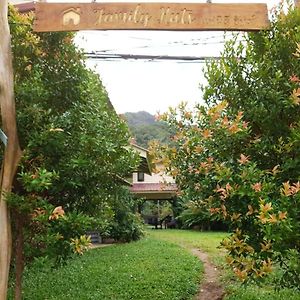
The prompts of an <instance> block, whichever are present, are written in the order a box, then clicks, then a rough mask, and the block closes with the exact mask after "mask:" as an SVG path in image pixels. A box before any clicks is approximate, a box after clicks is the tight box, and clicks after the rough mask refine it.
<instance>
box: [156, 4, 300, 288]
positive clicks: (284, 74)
mask: <svg viewBox="0 0 300 300" xmlns="http://www.w3.org/2000/svg"><path fill="white" fill-rule="evenodd" d="M299 21H300V12H299V11H292V10H291V11H289V13H288V14H287V15H284V14H283V13H282V10H281V8H279V9H278V10H277V11H274V12H273V21H272V25H271V28H270V30H266V31H261V32H258V33H250V34H245V35H244V36H243V38H244V39H245V41H242V42H240V41H239V39H238V38H234V39H233V40H231V41H229V42H228V43H227V44H226V47H225V51H224V53H223V54H222V57H221V59H220V60H219V61H215V62H212V63H210V64H208V66H207V72H206V78H207V81H208V86H207V87H205V88H204V98H205V102H206V105H205V106H200V105H198V106H197V107H195V109H194V110H193V111H188V110H187V109H186V108H185V105H181V106H180V107H179V108H177V109H171V110H170V111H169V113H166V114H163V115H162V116H161V118H162V119H163V120H165V121H167V122H168V123H169V125H170V126H171V127H172V128H174V129H175V130H176V134H175V136H174V143H175V145H174V147H173V146H172V147H168V146H163V147H160V146H159V145H157V144H153V150H154V152H156V155H157V160H158V161H161V162H163V163H164V165H165V166H166V169H167V170H168V171H169V172H170V174H172V175H173V176H174V177H176V180H177V183H178V185H179V186H180V188H181V193H182V196H183V198H184V199H186V201H187V202H186V209H187V212H185V213H183V216H184V214H185V215H187V216H188V217H189V218H188V221H189V222H191V223H193V222H198V223H199V222H207V221H211V220H221V221H222V222H225V223H226V224H227V225H228V227H229V228H230V230H231V232H232V235H231V236H230V237H229V238H228V239H225V240H224V241H223V243H222V245H223V246H224V247H225V249H226V250H227V253H228V258H227V261H228V263H229V265H230V266H232V268H233V270H234V272H235V273H236V275H237V276H238V277H239V278H240V279H241V280H242V281H248V280H250V279H253V280H260V279H262V278H264V277H265V276H266V275H267V274H269V273H270V272H271V271H272V269H274V268H275V267H276V266H277V265H280V267H281V269H282V273H281V276H280V282H279V283H280V284H281V285H283V286H293V287H295V288H299V286H300V285H299V283H300V260H299V257H300V244H299V241H300V236H299V232H300V220H299V215H300V183H299V179H300V173H299V162H300V160H299V158H300V156H299V154H300V153H299V149H300V148H299V137H300V135H299V133H300V114H299V113H300V101H299V96H300V93H299V84H300V80H299V76H300V74H299V67H300V60H299V57H300V27H299Z"/></svg>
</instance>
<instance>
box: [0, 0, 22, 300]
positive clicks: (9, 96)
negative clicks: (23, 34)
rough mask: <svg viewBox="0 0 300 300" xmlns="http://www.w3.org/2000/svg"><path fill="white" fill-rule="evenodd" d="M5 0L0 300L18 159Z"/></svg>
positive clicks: (0, 56) (0, 35)
mask: <svg viewBox="0 0 300 300" xmlns="http://www.w3.org/2000/svg"><path fill="white" fill-rule="evenodd" d="M7 2H8V1H7V0H1V1H0V41H1V43H0V108H1V118H2V126H3V131H4V132H5V134H6V135H7V137H8V143H7V146H6V147H5V151H4V156H3V162H2V167H1V177H0V188H1V194H0V300H5V299H6V298H7V285H8V275H9V266H10V258H11V226H10V217H9V211H8V208H7V204H6V201H5V199H6V193H7V192H10V191H11V187H12V182H13V178H14V176H15V172H16V168H17V165H18V162H19V160H20V158H21V150H20V146H19V141H18V136H17V126H16V114H15V101H14V91H13V68H12V54H11V45H10V32H9V26H8V19H7V14H8V3H7Z"/></svg>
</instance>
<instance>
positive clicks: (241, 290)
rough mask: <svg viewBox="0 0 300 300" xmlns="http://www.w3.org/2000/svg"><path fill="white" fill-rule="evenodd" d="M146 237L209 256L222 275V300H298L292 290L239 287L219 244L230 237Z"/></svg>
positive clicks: (189, 233) (175, 233)
mask: <svg viewBox="0 0 300 300" xmlns="http://www.w3.org/2000/svg"><path fill="white" fill-rule="evenodd" d="M148 234H149V235H150V236H151V237H152V238H155V239H159V240H164V241H169V242H172V243H176V244H179V245H181V246H183V247H186V248H199V249H201V250H204V251H205V252H206V253H208V254H209V256H210V258H211V260H212V261H213V262H214V263H215V264H216V265H217V266H218V268H219V269H220V270H222V272H221V277H220V280H221V282H222V284H223V286H224V289H225V292H226V296H225V298H224V300H281V299H290V300H299V299H300V293H299V292H297V291H295V290H294V289H287V288H285V289H280V290H278V291H277V290H276V289H275V288H274V286H273V285H272V284H270V283H268V282H266V283H265V284H263V285H257V284H243V283H242V284H241V283H240V282H239V281H237V280H236V278H235V277H234V275H233V273H232V272H231V270H230V269H229V268H228V267H227V266H226V264H225V259H224V258H225V253H224V251H223V250H222V249H221V248H220V242H221V241H222V239H224V238H226V237H227V236H228V235H229V233H224V232H199V231H195V230H149V231H148Z"/></svg>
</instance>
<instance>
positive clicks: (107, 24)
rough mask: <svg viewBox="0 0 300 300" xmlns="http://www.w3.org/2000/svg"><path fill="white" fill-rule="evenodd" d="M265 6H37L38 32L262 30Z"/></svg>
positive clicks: (108, 4) (264, 22)
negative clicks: (91, 30)
mask: <svg viewBox="0 0 300 300" xmlns="http://www.w3.org/2000/svg"><path fill="white" fill-rule="evenodd" d="M268 25H269V21H268V15H267V6H266V5H265V4H259V3H257V4H245V3H244V4H208V3H147V2H145V3H125V2H124V3H97V2H93V3H47V2H38V3H36V20H35V30H36V31H68V30H89V29H144V30H145V29H149V30H260V29H265V28H267V27H268Z"/></svg>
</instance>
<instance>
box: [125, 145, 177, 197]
mask: <svg viewBox="0 0 300 300" xmlns="http://www.w3.org/2000/svg"><path fill="white" fill-rule="evenodd" d="M131 146H132V147H133V148H134V149H135V150H136V151H137V152H138V153H139V154H140V156H141V158H142V160H143V161H144V162H142V166H143V167H142V168H140V169H139V170H137V172H134V173H133V175H132V185H131V187H130V190H131V192H132V193H133V194H134V195H135V196H136V197H139V198H144V199H145V200H172V199H174V198H175V197H176V194H177V186H176V183H175V179H174V178H173V177H171V176H169V175H166V174H165V173H164V172H163V171H160V172H159V173H156V174H153V173H152V172H151V170H152V167H151V161H150V158H149V155H148V151H147V150H146V149H144V148H142V147H140V146H137V145H135V144H132V145H131ZM147 168H148V170H150V172H149V171H147ZM155 169H157V170H163V168H162V166H159V165H156V166H155Z"/></svg>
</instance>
